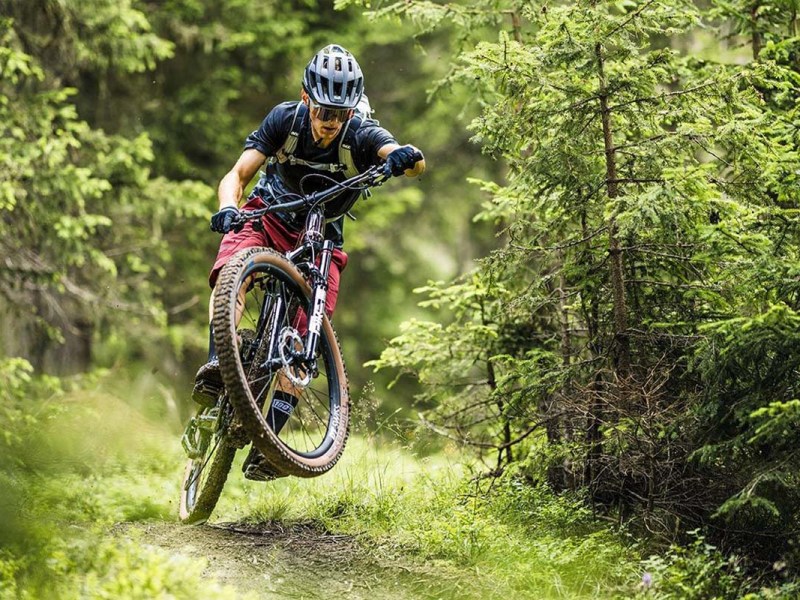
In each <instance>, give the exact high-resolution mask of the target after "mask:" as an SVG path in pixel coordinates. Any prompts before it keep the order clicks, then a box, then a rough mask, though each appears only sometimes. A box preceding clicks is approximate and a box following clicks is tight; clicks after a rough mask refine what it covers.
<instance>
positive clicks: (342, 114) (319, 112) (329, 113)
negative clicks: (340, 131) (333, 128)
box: [308, 98, 352, 123]
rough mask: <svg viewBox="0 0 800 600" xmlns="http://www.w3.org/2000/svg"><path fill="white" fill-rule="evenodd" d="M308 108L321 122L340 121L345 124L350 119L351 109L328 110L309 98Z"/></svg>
mask: <svg viewBox="0 0 800 600" xmlns="http://www.w3.org/2000/svg"><path fill="white" fill-rule="evenodd" d="M308 107H309V109H310V110H311V116H312V117H314V118H315V119H319V120H320V121H339V122H340V123H344V122H345V121H347V119H349V118H350V111H351V110H352V109H350V108H326V107H324V106H320V105H319V104H317V103H316V102H314V101H313V100H311V99H310V98H309V100H308Z"/></svg>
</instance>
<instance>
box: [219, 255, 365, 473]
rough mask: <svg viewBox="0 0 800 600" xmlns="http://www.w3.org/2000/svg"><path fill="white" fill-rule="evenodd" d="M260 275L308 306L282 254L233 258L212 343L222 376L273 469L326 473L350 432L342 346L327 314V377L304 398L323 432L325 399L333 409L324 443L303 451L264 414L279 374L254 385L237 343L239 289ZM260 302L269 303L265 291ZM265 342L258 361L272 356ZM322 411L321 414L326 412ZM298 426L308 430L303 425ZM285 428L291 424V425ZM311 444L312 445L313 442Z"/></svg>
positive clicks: (306, 290)
mask: <svg viewBox="0 0 800 600" xmlns="http://www.w3.org/2000/svg"><path fill="white" fill-rule="evenodd" d="M259 279H260V280H261V281H265V280H269V281H274V282H276V283H275V284H274V285H275V286H276V287H278V288H280V289H281V290H283V291H281V292H280V293H281V294H282V297H285V298H287V299H289V300H292V301H295V302H297V303H305V305H306V306H307V303H308V298H309V296H310V294H311V288H310V286H309V285H308V283H307V282H306V280H305V278H304V277H303V275H302V274H301V273H300V271H299V270H298V269H297V267H295V266H294V265H293V264H292V263H291V262H290V261H289V260H288V259H287V258H286V257H284V256H282V255H281V254H278V253H277V252H275V251H273V250H271V249H268V248H260V247H259V248H249V249H246V250H243V251H241V252H240V253H238V254H237V255H235V256H234V257H233V258H232V259H231V260H229V261H228V263H227V264H226V265H225V267H224V268H223V270H222V272H221V273H220V277H219V281H218V283H217V288H216V292H215V298H214V319H213V324H214V341H215V344H216V347H217V352H218V355H219V361H220V371H221V373H222V379H223V382H224V384H225V389H226V390H227V393H228V398H229V400H230V402H231V404H232V405H233V407H234V410H235V412H236V415H237V417H238V419H239V421H240V422H241V424H242V426H243V428H244V430H245V432H246V433H247V434H248V436H249V437H250V439H251V440H252V442H253V445H254V446H255V447H256V448H258V449H259V450H260V451H261V452H262V453H263V455H264V458H265V459H266V461H267V463H268V464H269V465H270V467H272V469H273V470H274V471H275V472H276V473H278V474H280V475H294V476H298V477H315V476H317V475H321V474H323V473H325V472H327V471H328V470H330V469H331V468H332V467H333V466H334V465H335V464H336V462H337V461H338V460H339V458H340V457H341V455H342V452H343V450H344V446H345V443H346V441H347V437H348V435H349V421H350V418H349V411H350V399H349V392H348V384H347V373H346V371H345V366H344V362H343V360H342V353H341V348H340V346H339V341H338V339H337V337H336V333H335V331H334V329H333V326H332V325H331V323H330V321H329V319H328V318H327V316H326V317H325V318H324V319H323V325H322V330H321V336H322V339H321V341H320V351H321V354H320V356H319V358H318V363H319V364H322V365H323V366H324V369H323V371H324V377H323V380H321V381H319V382H316V384H315V385H316V386H317V390H315V391H314V393H315V394H316V395H314V396H312V395H311V394H309V396H311V399H309V400H306V402H307V403H308V404H309V407H310V408H308V409H306V412H305V414H306V415H312V416H313V418H311V417H309V420H314V419H316V420H317V421H319V423H320V425H318V427H319V428H320V431H321V427H322V425H321V423H322V422H323V421H324V418H323V417H325V415H324V409H325V406H324V403H325V402H327V403H328V411H329V412H328V413H327V417H326V418H327V426H326V427H327V428H326V429H325V434H324V438H323V441H322V442H321V443H320V444H319V446H318V447H317V448H312V449H309V450H307V451H306V450H304V451H300V450H298V449H297V448H296V447H295V446H293V445H292V444H290V443H287V442H286V441H285V440H286V437H285V435H284V433H282V434H281V435H280V436H279V435H276V433H275V432H274V431H273V429H272V427H270V425H269V424H268V422H267V417H266V416H265V413H266V412H267V409H266V406H269V404H268V403H270V402H271V398H272V393H273V391H274V389H275V383H274V381H275V379H274V377H277V375H276V372H272V371H269V373H270V375H269V376H263V377H262V378H263V379H264V380H268V379H269V377H273V380H272V381H273V383H272V384H271V387H270V386H269V384H268V383H264V382H261V381H260V382H259V385H256V384H255V383H254V381H255V379H256V375H253V372H254V370H253V366H252V364H251V365H247V364H245V362H244V359H243V357H242V355H243V352H242V351H241V349H240V347H239V346H240V340H241V330H238V331H237V329H238V328H239V327H242V328H244V326H243V323H239V324H238V325H237V323H236V306H237V299H238V296H239V290H240V288H241V287H242V286H243V285H248V286H249V287H250V288H251V289H252V288H253V287H254V284H253V283H252V282H253V281H254V280H259ZM249 293H252V292H249ZM262 302H267V299H266V293H265V297H264V299H263V300H262ZM251 325H252V323H251ZM262 329H263V326H262ZM267 335H268V333H267V332H264V334H263V336H262V337H267ZM267 343H268V340H266V341H264V342H261V346H259V348H260V349H259V350H258V353H257V356H258V357H259V359H258V360H259V361H262V360H263V359H265V358H268V356H267V355H266V354H265V353H264V348H265V347H266V344H267ZM273 354H274V351H273ZM254 362H256V361H254ZM262 373H263V372H260V373H259V375H261V374H262ZM319 386H326V389H327V392H326V394H320V393H319V391H318V389H319ZM267 388H268V389H267ZM309 389H311V388H309ZM254 390H256V392H255V393H254ZM264 390H266V391H264ZM302 401H303V400H301V402H302ZM300 412H301V411H300V410H298V409H297V408H296V409H295V413H294V414H293V415H292V416H290V417H289V420H290V422H291V420H292V419H295V418H296V419H297V420H302V417H301V416H297V415H298V413H300ZM319 413H323V416H320V414H319ZM298 427H301V428H304V427H305V425H300V426H298ZM287 429H291V427H289V426H288V425H287ZM301 430H302V429H301ZM309 443H310V444H311V445H313V443H314V442H309Z"/></svg>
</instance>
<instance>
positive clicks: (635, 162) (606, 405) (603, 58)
mask: <svg viewBox="0 0 800 600" xmlns="http://www.w3.org/2000/svg"><path fill="white" fill-rule="evenodd" d="M373 6H374V5H373ZM374 8H376V9H377V13H378V14H392V15H403V16H404V17H406V18H408V19H409V20H411V21H413V22H416V23H419V24H420V27H421V29H422V30H424V31H430V30H432V29H435V28H436V27H438V26H440V25H441V24H442V23H445V22H446V23H448V24H449V26H452V27H454V28H456V29H457V30H459V31H460V32H461V35H462V41H463V42H464V43H463V44H462V46H461V48H459V51H457V52H456V54H455V56H454V57H453V59H452V61H451V67H452V70H451V72H450V73H449V74H448V75H447V76H446V81H445V83H446V84H449V83H453V82H457V83H459V84H461V85H464V86H469V87H472V88H473V89H474V90H475V92H474V93H473V97H474V98H475V99H476V102H478V103H479V105H480V107H481V114H480V115H479V116H478V117H477V118H476V119H474V120H473V121H472V123H471V125H470V129H471V130H472V132H473V134H474V138H473V139H474V140H475V141H477V142H479V143H480V144H481V146H482V149H483V151H484V152H485V153H486V154H488V155H490V156H492V157H496V158H499V159H502V160H504V161H505V162H506V163H507V165H508V173H507V174H506V175H505V177H504V180H503V183H502V184H500V183H492V182H483V181H478V183H479V184H480V186H481V188H482V189H483V190H484V192H486V193H487V195H488V196H489V199H488V200H487V201H486V202H485V204H484V209H483V211H482V213H481V214H480V215H479V216H478V219H481V220H484V221H487V222H490V223H494V224H497V225H500V226H502V227H504V232H503V233H504V246H503V247H502V248H500V249H499V250H497V251H496V252H494V253H492V254H491V255H490V256H488V257H487V258H486V259H484V260H483V261H481V263H480V266H479V268H478V270H477V271H476V272H475V273H474V274H473V275H472V276H471V278H470V279H469V280H468V281H467V282H465V280H455V281H452V282H451V283H449V284H440V285H437V286H436V288H435V289H429V290H427V292H428V293H432V294H433V296H432V297H433V299H432V302H433V303H434V304H437V303H438V306H439V307H440V308H441V309H442V313H443V318H442V320H443V322H444V323H443V324H439V323H436V322H428V323H423V322H420V321H409V322H408V323H407V324H406V326H405V328H404V329H403V332H402V334H401V335H400V336H399V337H397V338H395V340H393V341H392V343H391V345H390V347H389V348H388V349H387V350H386V351H385V353H384V354H383V356H382V359H381V361H378V362H376V363H375V364H376V365H377V366H379V367H394V368H399V369H400V370H401V372H407V373H411V374H413V375H415V376H416V377H418V378H419V379H420V380H421V381H423V382H427V383H429V384H430V386H431V387H430V388H429V389H428V390H426V391H425V392H423V393H422V395H421V398H423V399H424V400H425V401H426V402H428V403H429V404H433V409H432V410H430V411H429V412H428V413H427V415H426V419H428V423H429V424H430V423H431V422H433V423H432V425H433V426H434V428H435V429H436V430H437V431H441V432H443V433H445V434H446V435H448V436H451V437H455V438H457V439H459V440H461V441H463V442H465V443H472V442H476V441H477V444H476V445H478V446H479V447H480V448H483V449H487V448H491V449H494V451H496V452H497V455H498V463H497V465H498V467H500V466H503V465H504V464H507V463H509V462H511V461H512V460H513V459H514V458H522V459H524V465H525V468H526V469H529V470H530V472H531V473H536V474H537V476H539V477H547V479H548V480H549V481H551V482H552V483H553V484H555V485H556V486H558V487H564V486H566V487H580V486H588V487H589V488H590V490H591V493H592V495H593V497H594V498H595V499H596V500H597V501H599V503H600V504H603V505H605V506H610V505H611V506H615V507H616V508H617V510H619V512H620V514H621V516H622V517H623V518H624V517H625V516H628V515H630V514H631V513H638V514H640V516H641V520H640V521H639V522H640V523H642V524H643V525H644V526H645V527H647V528H648V529H650V530H654V529H655V530H657V531H659V532H662V533H664V534H669V533H670V532H672V531H674V530H675V528H676V527H678V526H679V523H684V524H685V523H686V522H687V520H688V521H689V522H692V523H701V522H703V521H705V520H710V519H717V525H720V524H721V523H722V522H723V519H724V520H726V521H725V524H724V525H723V531H727V533H728V536H729V538H728V539H729V541H733V540H734V539H736V536H735V535H734V531H736V530H742V531H759V532H761V533H763V532H764V531H765V529H766V530H767V531H768V532H769V534H768V535H770V536H774V538H770V539H769V541H765V543H764V544H763V545H762V544H761V543H759V542H755V541H754V540H753V538H749V539H747V540H746V539H745V538H746V534H745V535H744V536H742V537H741V538H738V540H737V541H736V542H735V543H737V544H741V545H742V546H744V545H747V547H748V548H749V550H750V551H751V552H753V553H758V554H760V555H761V556H762V557H763V556H769V557H771V560H774V559H775V558H776V557H777V555H778V554H780V553H781V552H786V551H787V548H788V545H785V544H786V543H787V542H788V539H789V537H791V536H795V535H796V531H797V518H798V516H799V515H800V510H799V509H798V506H799V505H798V504H797V494H796V491H797V489H798V481H797V475H796V468H795V465H796V464H797V454H796V451H795V450H794V448H796V447H797V441H798V440H797V427H796V418H795V413H794V408H793V406H794V405H793V404H792V403H793V402H794V401H795V399H796V398H797V397H798V394H797V391H796V389H795V385H794V382H795V381H796V380H797V374H798V370H800V365H798V364H796V362H797V361H796V360H795V359H796V357H797V356H800V352H798V348H796V337H797V331H798V325H800V323H798V322H797V321H796V315H795V311H796V310H797V309H798V306H797V299H798V294H797V289H796V282H797V277H796V267H795V265H796V264H797V260H798V255H797V252H798V247H800V245H799V244H798V242H800V237H798V235H797V233H798V232H797V228H796V224H797V219H796V216H797V215H796V211H797V206H798V200H799V199H800V196H798V192H797V190H798V187H797V176H798V170H797V165H798V164H800V160H798V138H797V128H796V120H797V112H796V111H797V106H796V101H795V100H796V98H797V90H798V89H800V80H798V69H797V64H798V63H797V60H796V57H797V53H796V38H794V30H793V29H792V28H793V27H794V25H795V21H796V6H795V3H777V2H776V3H769V2H764V3H749V2H743V3H726V4H724V5H723V3H714V7H712V8H711V9H710V10H707V11H705V12H704V10H703V8H702V7H700V6H699V5H697V4H696V3H692V2H685V1H682V0H663V1H659V2H649V1H642V2H620V3H595V2H576V3H556V4H548V5H547V6H543V7H534V6H532V5H524V4H523V5H520V4H518V3H515V2H501V3H500V4H498V3H496V2H493V3H486V2H480V1H473V2H466V1H465V2H457V3H450V4H446V5H434V4H431V3H428V2H403V3H395V4H390V5H388V6H386V5H383V4H380V5H378V6H374ZM782 9H788V12H786V10H782ZM734 13H735V14H736V15H738V16H739V17H742V18H745V19H749V20H748V21H747V22H748V24H749V26H754V27H755V28H756V29H757V32H758V33H759V35H761V36H762V37H761V38H759V40H756V39H755V38H754V39H753V40H752V41H753V43H754V44H761V45H762V46H763V47H759V48H758V49H757V51H756V52H755V54H756V55H757V56H758V57H759V60H758V61H756V62H752V63H749V64H748V63H746V61H742V60H741V57H740V58H739V59H737V60H736V61H735V62H724V61H722V60H719V59H712V58H706V56H711V55H712V54H703V56H704V58H702V59H699V58H698V56H699V55H700V54H702V51H701V52H700V53H698V52H696V51H695V49H694V48H692V49H689V48H688V47H687V45H685V44H684V43H683V40H685V39H694V40H695V42H697V41H699V40H703V39H705V38H703V37H701V36H699V35H698V36H697V37H694V36H695V35H697V34H698V32H699V31H700V30H702V29H706V30H708V29H709V28H713V27H716V26H720V28H721V29H722V28H724V27H725V26H727V23H723V22H721V21H720V19H728V18H730V17H731V15H733V14H734ZM504 17H509V18H507V19H506V18H504ZM487 23H493V24H494V25H495V27H496V28H497V29H499V31H497V32H495V33H494V35H493V36H492V37H487V36H486V31H485V30H483V29H480V27H482V26H484V25H486V24H487ZM472 24H475V25H477V26H478V28H476V29H474V30H473V31H472V32H471V31H470V29H469V25H472ZM781 24H783V25H781ZM786 24H789V26H790V28H789V29H788V30H787V29H786V28H785V27H784V25H786ZM721 29H719V30H715V33H716V34H717V35H721V33H720V31H721ZM713 43H714V44H716V43H717V41H716V40H713ZM717 55H718V56H719V55H720V54H719V53H717ZM722 55H723V56H726V57H727V56H730V54H725V53H722ZM481 290H497V291H499V293H498V294H497V295H496V296H494V297H493V298H492V300H491V302H488V303H476V302H472V301H471V300H472V298H474V297H477V296H480V294H481ZM492 302H493V303H494V304H492ZM487 304H488V305H489V306H491V307H492V309H491V310H490V311H487V310H486V306H487ZM487 312H488V313H489V314H490V316H489V318H488V320H487V318H486V315H487ZM510 331H513V332H515V333H516V335H509V334H508V333H507V332H510ZM451 365H455V368H453V369H451V367H450V366H451ZM476 389H477V390H478V392H477V393H476V391H475V390H476ZM489 399H491V400H492V401H494V402H495V404H496V406H495V407H494V410H492V411H487V410H485V407H486V406H488V404H489V401H490V400H489ZM776 403H777V404H776ZM476 429H477V430H478V431H479V432H480V437H477V436H475V430H476ZM532 432H542V434H543V435H539V436H536V435H534V434H533V433H532ZM544 434H546V440H545V439H544ZM529 435H530V437H528V436H529ZM543 441H546V443H547V445H549V446H550V450H549V451H545V452H544V453H542V454H540V453H539V449H540V448H542V442H543ZM515 445H516V448H514V450H515V452H513V453H512V452H511V451H510V448H512V447H513V446H515ZM553 448H555V449H553ZM529 453H530V454H529ZM545 458H546V459H548V460H549V461H550V462H549V463H545V464H544V465H542V464H541V463H542V461H543V460H545ZM537 461H538V462H539V463H540V465H541V466H540V467H539V468H536V467H535V466H534V464H535V463H536V462H537ZM725 526H727V527H729V528H730V529H728V530H725V529H724V527H725ZM792 532H794V533H792ZM762 539H766V538H762ZM775 539H780V540H781V543H779V544H774V543H773V542H774V540H775ZM781 544H784V545H781Z"/></svg>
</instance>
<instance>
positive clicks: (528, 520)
mask: <svg viewBox="0 0 800 600" xmlns="http://www.w3.org/2000/svg"><path fill="white" fill-rule="evenodd" d="M2 379H3V372H2V369H0V380H2ZM23 379H24V378H23ZM2 383H3V381H0V384H2ZM15 385H16V387H14V386H12V388H13V389H16V390H17V392H15V394H8V393H7V394H6V397H2V392H0V400H2V402H0V414H4V415H5V416H6V417H7V418H6V419H5V423H6V424H7V425H6V426H5V427H4V428H3V431H2V432H1V433H2V434H3V435H2V437H0V443H2V444H3V447H2V450H3V452H2V453H0V509H2V514H3V516H4V518H3V519H2V520H0V600H6V599H10V598H51V597H52V598H112V597H113V598H159V597H162V598H197V597H202V598H240V597H244V596H243V595H242V593H241V592H240V591H238V590H233V589H232V588H229V587H225V586H222V585H220V584H219V583H218V582H215V581H213V579H212V580H209V576H208V575H207V574H204V572H203V569H204V566H205V562H204V561H203V560H197V559H190V558H188V557H187V556H185V555H183V554H182V553H180V552H177V551H167V550H164V549H161V548H157V547H154V546H151V545H148V543H146V541H144V540H143V539H141V537H140V536H139V535H138V534H137V533H136V528H135V526H134V527H131V526H126V527H125V528H124V533H121V530H120V529H119V527H118V524H120V523H134V524H135V523H147V522H153V521H156V522H169V523H174V522H175V521H176V520H177V517H176V514H177V502H178V493H179V483H180V477H181V473H182V470H183V464H184V458H183V455H182V452H181V449H180V444H179V429H178V420H177V418H175V419H173V421H172V422H170V421H169V420H168V419H163V418H160V419H157V420H154V419H153V417H152V411H142V410H140V409H139V407H137V408H133V407H132V405H130V404H128V403H127V402H125V401H123V400H121V399H120V398H118V397H115V396H114V395H112V394H110V393H108V392H107V391H106V388H105V385H104V384H103V382H102V380H101V381H100V382H99V383H97V382H92V381H89V382H83V383H82V384H80V385H77V386H75V389H73V390H72V391H65V390H64V389H63V388H62V387H59V386H57V385H55V384H54V383H53V382H49V383H48V385H46V386H44V387H42V386H41V385H39V386H38V387H36V386H34V383H33V382H29V385H30V386H34V387H30V388H28V387H26V385H28V384H25V382H24V381H23V382H22V383H19V382H17V384H15ZM116 385H119V382H117V383H116ZM2 389H11V388H8V386H6V387H5V388H2ZM117 389H119V388H117ZM132 389H136V390H137V398H139V399H141V398H142V397H143V394H147V393H150V394H153V393H155V394H157V393H158V389H155V388H152V387H150V388H148V387H147V386H146V385H145V386H142V385H139V386H132ZM154 389H155V392H154ZM37 398H38V399H37ZM167 400H169V398H167ZM139 401H141V400H139ZM163 405H164V406H168V405H169V402H167V401H165V402H163ZM173 412H174V411H173ZM145 414H147V415H148V416H144V415H145ZM8 424H11V425H13V426H9V425H8ZM243 457H244V452H240V453H239V456H238V458H237V462H236V464H235V466H234V470H233V471H232V473H231V475H230V477H229V481H228V484H227V485H226V487H225V490H224V492H223V497H222V500H221V502H220V504H219V506H218V509H217V511H216V512H215V514H214V516H213V520H217V521H236V522H242V521H244V522H250V523H264V522H268V523H271V524H273V523H274V522H280V523H282V524H283V525H291V524H295V523H303V524H309V525H311V526H312V528H313V529H314V530H315V531H327V532H331V533H336V534H346V535H347V536H351V537H349V538H348V539H354V540H355V544H356V547H357V548H358V549H359V551H358V552H359V555H358V556H357V557H355V558H354V559H353V560H354V561H356V562H357V563H358V564H357V565H356V567H354V568H355V571H354V573H355V575H354V576H359V577H364V578H366V579H369V581H373V582H376V583H375V584H374V585H377V586H383V588H384V589H385V590H388V589H395V587H396V588H397V589H398V590H402V593H400V592H398V593H396V594H395V595H394V596H392V595H389V596H387V597H407V598H441V599H446V598H465V599H470V598H475V599H478V598H480V599H492V598H498V599H499V598H511V597H513V598H576V599H579V598H633V597H637V598H642V599H656V598H657V599H664V600H666V599H670V598H690V597H691V598H704V597H706V596H704V595H703V594H705V593H706V592H707V591H708V590H714V593H715V594H717V595H716V596H711V597H719V598H737V597H740V596H739V595H738V594H739V592H740V591H742V590H746V589H749V588H747V586H745V585H743V584H742V581H743V579H742V576H741V575H740V574H737V572H736V570H735V568H734V566H735V564H734V563H733V562H731V561H730V560H729V559H726V558H725V557H722V556H721V555H720V554H719V553H717V552H716V550H714V549H711V548H709V547H708V546H707V545H706V544H703V543H697V544H695V545H693V546H691V547H688V548H683V549H680V548H674V549H671V550H669V551H668V552H665V553H662V555H660V556H656V557H651V558H650V559H647V560H646V561H642V560H641V558H640V555H639V551H638V549H637V547H636V546H635V545H633V544H632V543H631V541H630V539H629V538H627V537H626V536H625V535H623V534H621V533H618V532H614V531H612V530H610V529H609V528H608V526H606V525H603V524H601V523H599V522H598V521H597V520H596V519H595V518H594V517H593V515H592V514H591V513H590V511H589V510H588V509H587V508H586V506H585V504H584V503H583V502H582V501H581V499H580V498H579V497H576V496H569V495H565V496H555V495H554V494H552V493H551V492H550V491H548V490H547V489H545V488H543V487H537V486H533V485H530V484H528V483H526V482H525V481H524V480H522V479H521V478H518V477H516V476H515V475H514V474H513V473H509V474H507V475H506V476H505V477H503V478H502V479H499V480H488V479H483V480H481V479H475V478H474V474H475V473H474V471H473V469H475V466H474V465H471V464H470V463H469V460H468V455H467V454H466V453H465V451H463V450H460V449H458V448H455V447H453V446H446V447H444V448H442V449H441V450H440V451H438V452H436V453H434V454H429V455H426V456H421V455H418V454H416V453H415V452H414V451H412V450H411V449H409V448H407V447H404V446H403V445H401V444H400V443H399V442H391V441H386V440H385V439H384V438H377V437H369V436H363V435H362V436H354V437H353V438H351V440H350V441H349V442H348V447H347V449H346V451H345V454H344V457H343V459H342V461H341V462H340V464H338V465H337V466H336V467H335V468H334V469H333V470H332V471H331V472H330V473H328V474H326V475H324V476H322V477H318V478H315V479H297V478H287V479H281V480H278V481H275V482H270V483H266V484H263V483H254V482H248V481H246V480H244V479H243V477H242V475H241V470H240V468H241V460H242V459H243ZM179 537H180V536H179ZM323 558H324V557H323ZM709 569H711V570H712V571H715V572H723V571H724V572H725V575H726V578H724V579H721V578H719V577H717V580H718V581H719V582H720V583H719V584H713V585H712V584H710V583H709V581H708V579H709V578H708V573H709ZM645 570H646V571H648V572H649V573H650V575H651V577H652V581H653V582H654V584H653V585H652V586H650V587H649V588H644V587H643V586H641V584H640V582H641V577H642V573H643V572H644V571H645ZM389 579H391V581H388V580H389ZM370 585H373V584H370ZM692 590H695V591H696V592H697V594H700V595H697V594H695V595H691V594H692ZM704 590H705V591H704ZM717 592H719V593H717ZM709 593H710V592H709ZM796 593H797V587H793V584H791V583H790V582H789V583H787V584H786V586H784V588H782V589H766V590H762V591H760V592H758V594H757V595H751V596H748V597H749V598H792V597H796ZM320 596H324V590H320ZM311 597H315V596H313V595H312V596H311Z"/></svg>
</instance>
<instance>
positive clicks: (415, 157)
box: [386, 146, 424, 177]
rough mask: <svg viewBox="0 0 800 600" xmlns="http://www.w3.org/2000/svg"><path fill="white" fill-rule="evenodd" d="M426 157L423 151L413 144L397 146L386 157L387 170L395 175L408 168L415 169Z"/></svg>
mask: <svg viewBox="0 0 800 600" xmlns="http://www.w3.org/2000/svg"><path fill="white" fill-rule="evenodd" d="M423 158H424V157H423V156H422V152H420V151H419V150H417V149H416V148H414V147H412V146H400V147H399V148H395V149H394V150H392V151H391V152H390V153H389V156H387V157H386V170H387V171H389V172H390V173H391V174H392V175H394V176H395V177H399V176H400V175H402V174H403V173H405V171H406V169H413V168H414V165H416V164H417V163H418V162H419V161H421V160H422V159H423Z"/></svg>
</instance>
